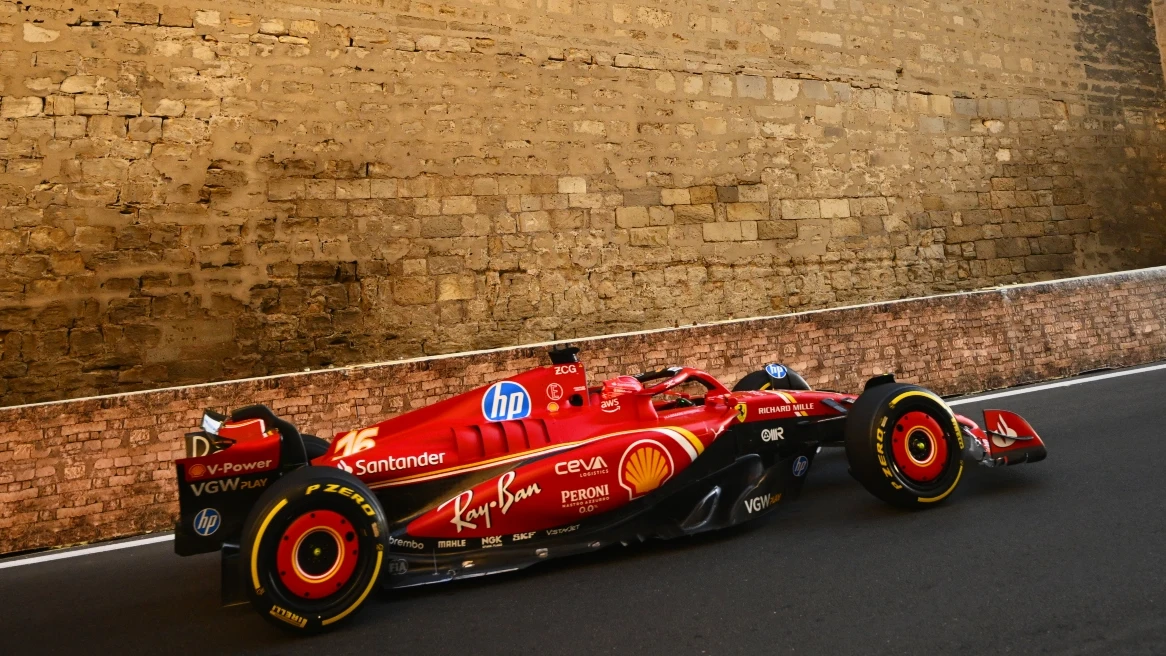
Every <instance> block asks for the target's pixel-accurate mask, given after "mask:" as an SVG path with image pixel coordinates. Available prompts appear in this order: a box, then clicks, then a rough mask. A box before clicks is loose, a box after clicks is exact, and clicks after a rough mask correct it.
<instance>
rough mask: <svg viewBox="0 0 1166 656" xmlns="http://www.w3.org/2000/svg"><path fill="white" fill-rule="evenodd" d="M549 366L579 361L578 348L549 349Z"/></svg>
mask: <svg viewBox="0 0 1166 656" xmlns="http://www.w3.org/2000/svg"><path fill="white" fill-rule="evenodd" d="M550 356H551V364H572V363H574V362H578V361H579V347H578V346H570V345H567V346H564V347H563V348H557V349H551V350H550Z"/></svg>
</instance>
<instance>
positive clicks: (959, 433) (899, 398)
mask: <svg viewBox="0 0 1166 656" xmlns="http://www.w3.org/2000/svg"><path fill="white" fill-rule="evenodd" d="M908 396H922V397H923V398H926V399H931V400H932V401H935V402H936V403H938V404H939V407H941V408H943V409H944V410H947V416H948V417H949V418H950V419H951V426H952V428H954V429H955V439H956V442H958V443H959V445H960V449H961V450H962V449H963V448H964V435H963V431H961V430H960V422H959V421H958V420H956V418H955V413H954V412H952V411H951V407H949V406H948V405H947V404H946V403H944V402H943V399H941V398H939V397H938V396H936V395H934V394H932V393H931V392H926V391H923V390H910V391H907V392H903V393H902V394H900V395H898V396H896V397H895V398H894V400H892V401H891V402H890V404H889V405H888V406H887V407H889V408H893V407H895V404H897V403H898V402H899V401H902V400H903V399H905V398H907V397H908ZM941 498H942V497H941Z"/></svg>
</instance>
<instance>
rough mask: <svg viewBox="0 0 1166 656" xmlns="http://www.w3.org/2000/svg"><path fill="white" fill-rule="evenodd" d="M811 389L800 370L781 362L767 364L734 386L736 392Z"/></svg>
mask: <svg viewBox="0 0 1166 656" xmlns="http://www.w3.org/2000/svg"><path fill="white" fill-rule="evenodd" d="M768 389H773V390H807V391H808V390H810V389H811V388H810V385H809V383H807V382H806V381H805V379H803V378H802V377H801V376H799V375H798V372H796V371H794V370H793V369H790V368H789V367H786V366H785V365H780V364H767V365H765V368H764V369H758V370H757V371H754V372H751V373H748V374H746V375H745V377H744V378H742V379H741V380H739V381H737V384H736V385H734V386H733V391H734V392H744V391H755V390H768Z"/></svg>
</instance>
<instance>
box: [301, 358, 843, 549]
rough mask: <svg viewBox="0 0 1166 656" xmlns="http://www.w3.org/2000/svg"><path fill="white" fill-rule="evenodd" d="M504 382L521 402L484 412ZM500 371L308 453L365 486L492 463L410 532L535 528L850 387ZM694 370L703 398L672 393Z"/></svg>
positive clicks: (566, 520)
mask: <svg viewBox="0 0 1166 656" xmlns="http://www.w3.org/2000/svg"><path fill="white" fill-rule="evenodd" d="M504 382H505V383H510V384H517V385H518V386H521V391H519V390H518V389H517V388H514V387H510V388H509V389H511V390H514V393H518V394H522V393H525V394H526V396H527V397H528V398H529V403H530V407H529V409H528V410H529V412H528V413H526V414H525V416H522V417H520V418H514V419H505V418H503V419H501V420H495V421H492V420H490V419H489V418H488V415H489V414H490V413H491V412H492V411H494V410H497V409H503V410H506V409H509V404H508V403H507V402H499V401H497V397H498V396H499V395H500V394H501V390H497V391H496V392H495V393H494V394H493V395H491V390H492V389H494V388H497V387H499V386H501V385H503V384H504ZM504 382H499V383H494V384H493V385H490V386H486V387H482V388H479V389H476V390H474V391H471V392H468V393H466V394H462V395H460V396H456V397H454V398H451V399H448V400H445V401H442V402H440V403H437V404H435V405H433V406H430V407H428V408H426V409H424V410H421V411H417V412H411V413H408V414H405V415H400V416H398V417H394V418H392V419H388V420H386V421H383V422H380V423H379V424H376V425H374V426H371V427H368V428H365V429H363V430H358V431H350V432H347V433H343V434H341V435H337V436H336V439H335V440H333V443H332V449H331V451H329V452H328V453H327V454H325V455H324V456H323V457H321V458H318V459H316V460H315V461H313V464H315V465H325V466H334V467H339V468H341V469H344V470H345V471H349V472H351V473H353V474H355V475H356V476H358V477H360V478H361V479H362V480H363V481H364V482H365V483H367V484H368V485H369V487H370V488H372V489H374V490H375V489H378V488H385V487H393V486H401V485H410V484H414V483H420V482H426V481H437V480H440V479H443V478H451V477H455V476H457V477H460V476H462V475H465V474H468V473H473V472H476V471H482V472H491V473H493V472H494V470H495V468H501V469H503V470H504V471H503V473H501V474H498V475H495V476H492V477H489V478H485V480H482V481H481V482H480V483H477V484H476V485H472V486H468V487H466V488H465V489H461V490H451V491H450V495H449V497H448V498H447V500H445V501H444V502H443V503H441V504H439V505H438V506H437V507H435V508H432V509H430V510H429V511H427V512H425V513H423V514H422V515H420V516H419V517H417V518H415V519H414V520H413V521H412V522H410V523H409V525H408V533H409V534H410V535H413V536H417V537H434V538H466V537H487V536H492V535H499V534H503V533H511V534H513V533H521V532H523V531H538V530H542V529H548V528H553V527H556V526H563V525H567V524H571V523H572V522H575V521H577V520H579V519H580V518H582V517H586V516H589V515H593V514H596V513H604V512H608V511H611V510H614V509H616V508H619V507H620V506H623V505H624V504H626V503H628V502H630V501H632V500H633V499H636V498H638V497H641V496H644V495H645V494H647V493H649V492H651V491H652V490H654V489H656V488H658V487H659V486H661V485H663V484H664V483H665V482H667V481H668V480H669V479H671V478H672V477H673V476H675V475H676V474H677V473H679V472H681V471H683V470H684V469H685V468H686V467H688V466H689V465H690V464H691V463H692V462H693V461H694V460H695V459H696V458H697V457H699V456H700V454H701V453H702V452H703V451H704V450H705V448H707V447H708V446H709V445H710V444H711V443H712V442H713V441H714V440H716V439H717V437H718V436H719V435H721V434H722V433H723V432H724V430H725V429H726V428H727V427H728V426H730V425H731V424H733V423H735V422H747V421H754V420H775V419H785V418H792V417H803V416H818V415H824V414H837V412H836V411H835V410H832V409H830V408H828V407H826V406H825V405H823V404H822V403H821V401H822V399H825V398H830V399H834V400H837V401H844V400H849V399H852V398H854V397H853V396H850V395H845V394H835V393H830V392H810V391H788V392H776V391H761V392H730V391H729V390H728V389H727V388H725V387H724V386H723V385H722V384H721V383H720V382H719V381H717V380H716V379H715V378H713V377H712V376H710V375H709V374H707V373H705V372H703V371H699V370H696V369H691V368H679V369H677V370H676V373H675V375H673V376H672V377H670V378H668V379H667V380H663V381H661V382H655V381H653V382H651V383H650V384H648V386H647V387H645V386H644V385H642V384H641V383H640V382H639V381H638V380H637V379H636V378H634V377H631V376H619V377H616V378H613V379H610V380H607V381H605V382H604V383H603V384H602V385H601V386H597V387H592V388H588V386H587V379H586V375H585V372H584V369H583V365H582V364H579V363H575V364H569V365H551V366H546V367H539V368H537V369H532V370H530V371H527V372H525V373H522V374H519V375H517V376H514V377H512V378H509V379H507V381H504ZM693 382H696V383H698V384H699V385H700V386H702V387H705V388H707V392H705V393H704V394H703V403H702V404H699V405H693V406H683V405H680V404H683V403H684V402H683V401H678V400H679V399H681V398H689V397H690V396H691V395H687V394H683V393H679V392H673V391H672V390H673V389H674V388H677V387H681V386H685V385H686V383H693ZM689 400H691V401H697V402H699V401H700V399H699V398H698V397H695V396H691V398H689ZM486 406H490V407H486ZM517 414H523V412H522V411H521V410H520V411H519V412H518V413H517ZM527 461H532V462H527ZM516 509H521V510H522V512H521V513H518V512H515V510H516Z"/></svg>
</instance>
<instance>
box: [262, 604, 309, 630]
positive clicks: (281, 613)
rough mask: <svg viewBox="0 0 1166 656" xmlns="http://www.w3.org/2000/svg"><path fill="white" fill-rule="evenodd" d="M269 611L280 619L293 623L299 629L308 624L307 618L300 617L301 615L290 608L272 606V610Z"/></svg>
mask: <svg viewBox="0 0 1166 656" xmlns="http://www.w3.org/2000/svg"><path fill="white" fill-rule="evenodd" d="M268 612H269V613H271V616H272V617H274V618H276V619H279V620H282V621H284V622H287V623H288V624H291V625H292V626H294V627H296V628H297V629H302V628H304V627H305V626H307V625H308V620H307V619H305V618H303V617H300V616H299V615H296V614H295V613H293V612H291V611H290V610H287V609H286V608H280V607H279V606H272V607H271V610H270V611H268Z"/></svg>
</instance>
